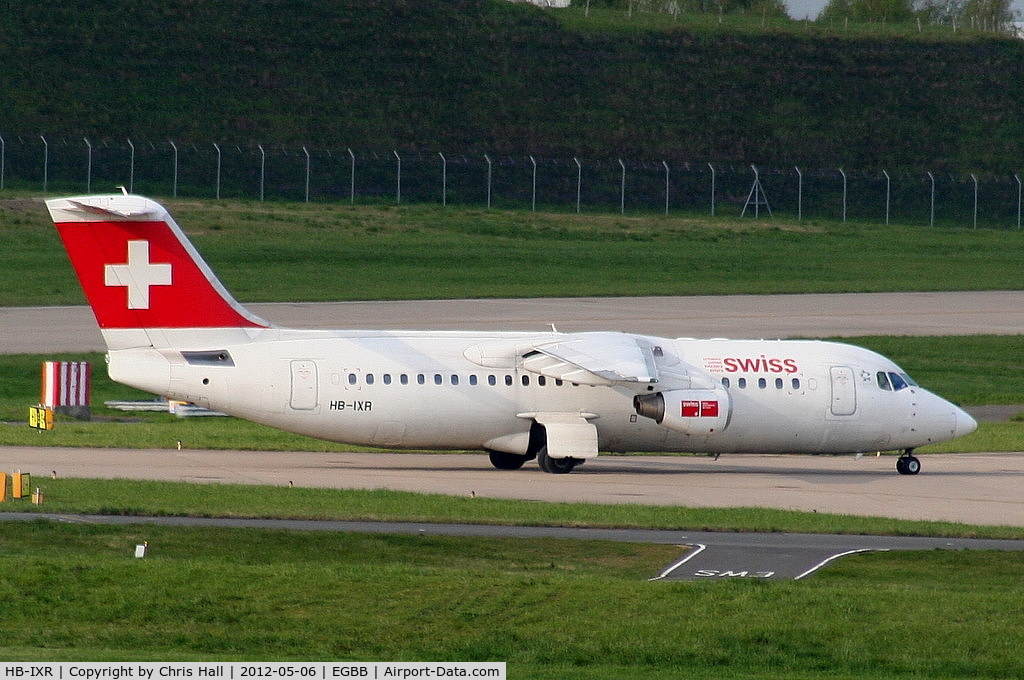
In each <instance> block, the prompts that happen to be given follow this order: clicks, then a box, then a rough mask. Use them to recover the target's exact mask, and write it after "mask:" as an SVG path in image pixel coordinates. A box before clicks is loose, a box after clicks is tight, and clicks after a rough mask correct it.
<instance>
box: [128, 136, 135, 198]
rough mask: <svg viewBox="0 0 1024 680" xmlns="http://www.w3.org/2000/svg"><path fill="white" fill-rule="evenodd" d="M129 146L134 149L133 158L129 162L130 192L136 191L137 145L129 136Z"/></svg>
mask: <svg viewBox="0 0 1024 680" xmlns="http://www.w3.org/2000/svg"><path fill="white" fill-rule="evenodd" d="M128 148H130V149H131V150H132V154H131V160H130V161H129V162H128V193H129V194H132V193H135V145H134V144H132V138H131V137H128Z"/></svg>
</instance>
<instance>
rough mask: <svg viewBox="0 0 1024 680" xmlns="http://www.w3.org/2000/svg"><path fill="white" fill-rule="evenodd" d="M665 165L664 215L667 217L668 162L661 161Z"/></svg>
mask: <svg viewBox="0 0 1024 680" xmlns="http://www.w3.org/2000/svg"><path fill="white" fill-rule="evenodd" d="M661 164H662V165H664V166H665V217H668V163H666V162H665V161H662V162H661Z"/></svg>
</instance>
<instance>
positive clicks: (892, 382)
mask: <svg viewBox="0 0 1024 680" xmlns="http://www.w3.org/2000/svg"><path fill="white" fill-rule="evenodd" d="M875 380H877V381H878V386H879V387H880V388H882V389H883V390H886V391H891V392H899V391H900V390H905V389H907V388H908V387H916V386H917V383H916V382H914V381H913V380H912V379H911V378H910V376H909V375H907V374H906V373H897V372H895V371H888V372H887V371H879V372H878V374H877V375H876V376H875Z"/></svg>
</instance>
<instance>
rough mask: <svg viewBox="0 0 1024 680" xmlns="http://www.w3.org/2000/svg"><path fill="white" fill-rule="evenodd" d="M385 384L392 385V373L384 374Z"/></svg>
mask: <svg viewBox="0 0 1024 680" xmlns="http://www.w3.org/2000/svg"><path fill="white" fill-rule="evenodd" d="M384 384H385V385H390V384H391V374H390V373H385V374H384Z"/></svg>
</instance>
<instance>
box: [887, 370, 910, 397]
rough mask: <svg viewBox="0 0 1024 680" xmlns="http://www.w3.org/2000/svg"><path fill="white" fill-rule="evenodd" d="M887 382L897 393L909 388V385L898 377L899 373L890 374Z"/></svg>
mask: <svg viewBox="0 0 1024 680" xmlns="http://www.w3.org/2000/svg"><path fill="white" fill-rule="evenodd" d="M889 382H891V383H892V388H893V389H894V390H896V391H897V392H899V391H900V390H902V389H905V388H907V387H910V385H908V384H907V381H906V380H904V379H903V376H902V375H900V374H899V373H890V374H889Z"/></svg>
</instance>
